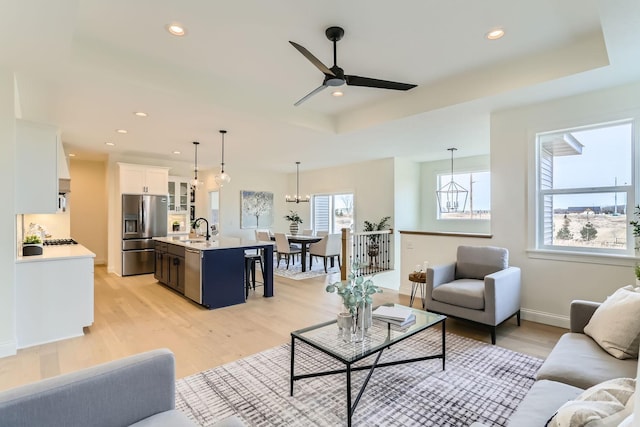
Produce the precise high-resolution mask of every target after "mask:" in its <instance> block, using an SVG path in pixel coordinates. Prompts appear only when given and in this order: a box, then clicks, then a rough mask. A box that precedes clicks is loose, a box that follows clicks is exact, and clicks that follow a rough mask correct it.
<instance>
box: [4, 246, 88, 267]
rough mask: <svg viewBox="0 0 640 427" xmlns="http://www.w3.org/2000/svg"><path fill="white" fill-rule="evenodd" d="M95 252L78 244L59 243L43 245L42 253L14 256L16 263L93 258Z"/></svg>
mask: <svg viewBox="0 0 640 427" xmlns="http://www.w3.org/2000/svg"><path fill="white" fill-rule="evenodd" d="M95 257H96V254H94V253H93V252H91V251H90V250H89V249H87V248H85V247H84V246H82V245H80V244H78V245H61V246H44V247H43V250H42V255H30V256H22V254H19V255H18V256H17V257H16V263H23V262H42V261H55V260H60V259H74V258H95Z"/></svg>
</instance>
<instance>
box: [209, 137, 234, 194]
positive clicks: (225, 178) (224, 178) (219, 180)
mask: <svg viewBox="0 0 640 427" xmlns="http://www.w3.org/2000/svg"><path fill="white" fill-rule="evenodd" d="M226 133H227V131H226V130H220V134H221V135H222V163H220V165H221V168H220V173H218V174H216V176H214V177H213V179H214V180H215V182H216V184H218V186H219V187H223V186H224V185H225V184H228V183H230V182H231V177H230V176H229V174H228V173H226V172H225V171H224V135H225V134H226Z"/></svg>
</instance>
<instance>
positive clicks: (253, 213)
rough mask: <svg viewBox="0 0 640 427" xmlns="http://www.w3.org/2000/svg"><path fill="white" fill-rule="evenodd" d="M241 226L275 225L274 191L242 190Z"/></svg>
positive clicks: (260, 226) (261, 226)
mask: <svg viewBox="0 0 640 427" xmlns="http://www.w3.org/2000/svg"><path fill="white" fill-rule="evenodd" d="M240 203H241V206H240V228H270V227H271V226H272V225H273V193H271V192H269V191H248V190H242V191H240Z"/></svg>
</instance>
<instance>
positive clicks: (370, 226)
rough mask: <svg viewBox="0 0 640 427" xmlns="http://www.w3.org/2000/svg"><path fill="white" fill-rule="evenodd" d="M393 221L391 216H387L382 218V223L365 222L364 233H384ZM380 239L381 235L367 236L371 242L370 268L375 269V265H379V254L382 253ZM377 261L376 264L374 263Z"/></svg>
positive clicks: (368, 247)
mask: <svg viewBox="0 0 640 427" xmlns="http://www.w3.org/2000/svg"><path fill="white" fill-rule="evenodd" d="M390 219H391V217H390V216H385V217H382V219H381V220H380V222H377V223H376V222H370V221H365V222H364V228H363V229H362V231H365V232H371V231H382V230H386V229H387V228H389V220H390ZM379 238H380V235H379V234H370V235H368V236H367V239H368V240H369V244H368V245H367V255H369V260H370V262H369V266H370V267H373V266H374V264H377V263H378V262H377V261H378V254H379V253H380V244H379ZM374 261H375V262H374Z"/></svg>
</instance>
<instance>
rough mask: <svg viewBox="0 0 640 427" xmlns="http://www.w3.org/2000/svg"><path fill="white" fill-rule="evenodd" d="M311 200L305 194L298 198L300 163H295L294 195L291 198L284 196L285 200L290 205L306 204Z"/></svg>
mask: <svg viewBox="0 0 640 427" xmlns="http://www.w3.org/2000/svg"><path fill="white" fill-rule="evenodd" d="M310 199H311V198H310V197H309V195H308V194H307V195H306V196H305V197H304V198H303V197H300V162H296V194H294V195H293V196H290V195H288V194H287V195H286V196H285V200H286V201H287V202H291V203H300V202H308V201H309V200H310Z"/></svg>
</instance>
